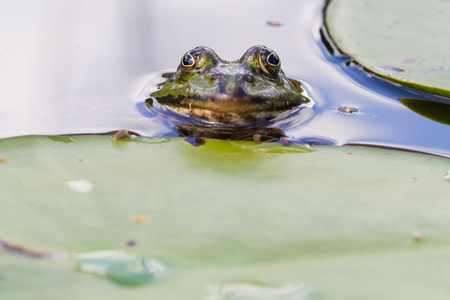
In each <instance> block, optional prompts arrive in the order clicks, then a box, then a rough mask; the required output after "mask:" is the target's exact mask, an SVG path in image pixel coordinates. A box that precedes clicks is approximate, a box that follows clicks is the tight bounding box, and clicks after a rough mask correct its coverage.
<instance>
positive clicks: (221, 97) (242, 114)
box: [147, 46, 308, 124]
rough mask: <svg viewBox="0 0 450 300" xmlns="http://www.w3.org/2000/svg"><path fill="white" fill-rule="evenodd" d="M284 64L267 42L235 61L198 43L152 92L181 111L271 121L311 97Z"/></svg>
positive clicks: (203, 116) (229, 120) (231, 120)
mask: <svg viewBox="0 0 450 300" xmlns="http://www.w3.org/2000/svg"><path fill="white" fill-rule="evenodd" d="M280 66H281V62H280V59H279V58H278V55H277V54H276V53H275V52H274V51H272V50H270V49H268V48H266V47H265V46H254V47H252V48H250V49H248V50H247V51H246V53H245V54H244V55H243V56H242V57H241V58H240V59H239V60H236V61H231V62H229V61H224V60H222V59H221V58H220V57H219V56H218V55H217V54H216V53H215V52H214V51H213V50H212V49H210V48H207V47H197V48H195V49H193V50H191V51H189V52H187V53H186V54H185V55H184V56H183V58H182V60H181V63H180V65H179V67H178V69H177V71H176V72H175V73H174V74H173V76H172V77H170V78H169V79H168V80H167V82H166V83H165V84H164V85H163V86H162V87H161V88H160V89H159V90H157V91H156V92H154V93H152V94H151V95H150V96H151V97H152V98H151V99H156V100H157V101H158V103H159V104H161V105H164V106H166V107H169V108H170V109H172V110H175V111H176V112H178V113H182V114H186V115H189V116H193V117H196V118H200V119H204V120H208V121H213V122H220V123H226V124H245V123H251V122H254V121H260V120H271V119H274V118H276V117H277V116H279V115H280V114H282V113H284V112H286V111H288V110H290V109H292V108H295V107H297V106H299V105H301V104H303V103H306V102H308V100H307V99H306V98H305V97H303V96H302V95H301V91H302V90H301V89H300V88H299V87H297V86H295V85H294V84H293V83H292V82H290V81H289V80H288V79H287V78H286V76H285V75H284V73H283V71H282V70H281V69H280ZM147 103H148V104H151V103H149V102H147Z"/></svg>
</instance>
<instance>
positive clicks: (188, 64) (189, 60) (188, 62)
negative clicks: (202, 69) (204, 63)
mask: <svg viewBox="0 0 450 300" xmlns="http://www.w3.org/2000/svg"><path fill="white" fill-rule="evenodd" d="M182 63H183V66H185V67H191V66H192V65H194V58H193V57H192V55H191V54H189V53H188V54H186V55H185V56H184V58H183V61H182Z"/></svg>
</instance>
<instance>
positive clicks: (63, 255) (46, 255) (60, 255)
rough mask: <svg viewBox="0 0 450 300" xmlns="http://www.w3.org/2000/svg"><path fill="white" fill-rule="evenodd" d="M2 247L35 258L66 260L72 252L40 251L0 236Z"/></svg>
mask: <svg viewBox="0 0 450 300" xmlns="http://www.w3.org/2000/svg"><path fill="white" fill-rule="evenodd" d="M0 249H3V250H5V251H7V252H9V253H13V254H17V255H21V256H25V257H28V258H33V259H47V260H64V259H68V258H69V257H70V254H69V253H68V252H39V251H35V250H30V249H27V248H25V247H22V246H19V245H15V244H12V243H10V242H7V241H5V240H3V239H1V238H0Z"/></svg>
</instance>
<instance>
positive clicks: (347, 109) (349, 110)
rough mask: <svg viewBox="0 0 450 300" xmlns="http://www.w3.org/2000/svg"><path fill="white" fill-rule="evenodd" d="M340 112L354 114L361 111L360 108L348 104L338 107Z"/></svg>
mask: <svg viewBox="0 0 450 300" xmlns="http://www.w3.org/2000/svg"><path fill="white" fill-rule="evenodd" d="M337 110H338V111H339V112H341V113H344V114H353V113H357V112H359V109H358V108H356V107H347V106H341V107H338V109H337Z"/></svg>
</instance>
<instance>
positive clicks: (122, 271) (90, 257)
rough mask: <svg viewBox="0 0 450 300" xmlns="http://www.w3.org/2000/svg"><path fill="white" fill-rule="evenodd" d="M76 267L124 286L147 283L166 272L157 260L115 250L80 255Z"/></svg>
mask: <svg viewBox="0 0 450 300" xmlns="http://www.w3.org/2000/svg"><path fill="white" fill-rule="evenodd" d="M76 267H77V269H78V270H80V271H82V272H86V273H93V274H96V275H99V276H103V277H106V278H108V279H111V280H113V281H115V282H117V283H120V284H124V285H139V284H143V283H147V282H149V281H150V280H151V279H153V278H155V277H158V276H161V275H162V274H163V273H165V271H166V267H165V266H164V264H162V263H161V262H159V261H157V260H155V259H149V258H145V257H142V256H137V255H132V254H128V253H126V252H125V251H114V250H105V251H97V252H89V253H82V254H79V255H78V256H77V259H76Z"/></svg>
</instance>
